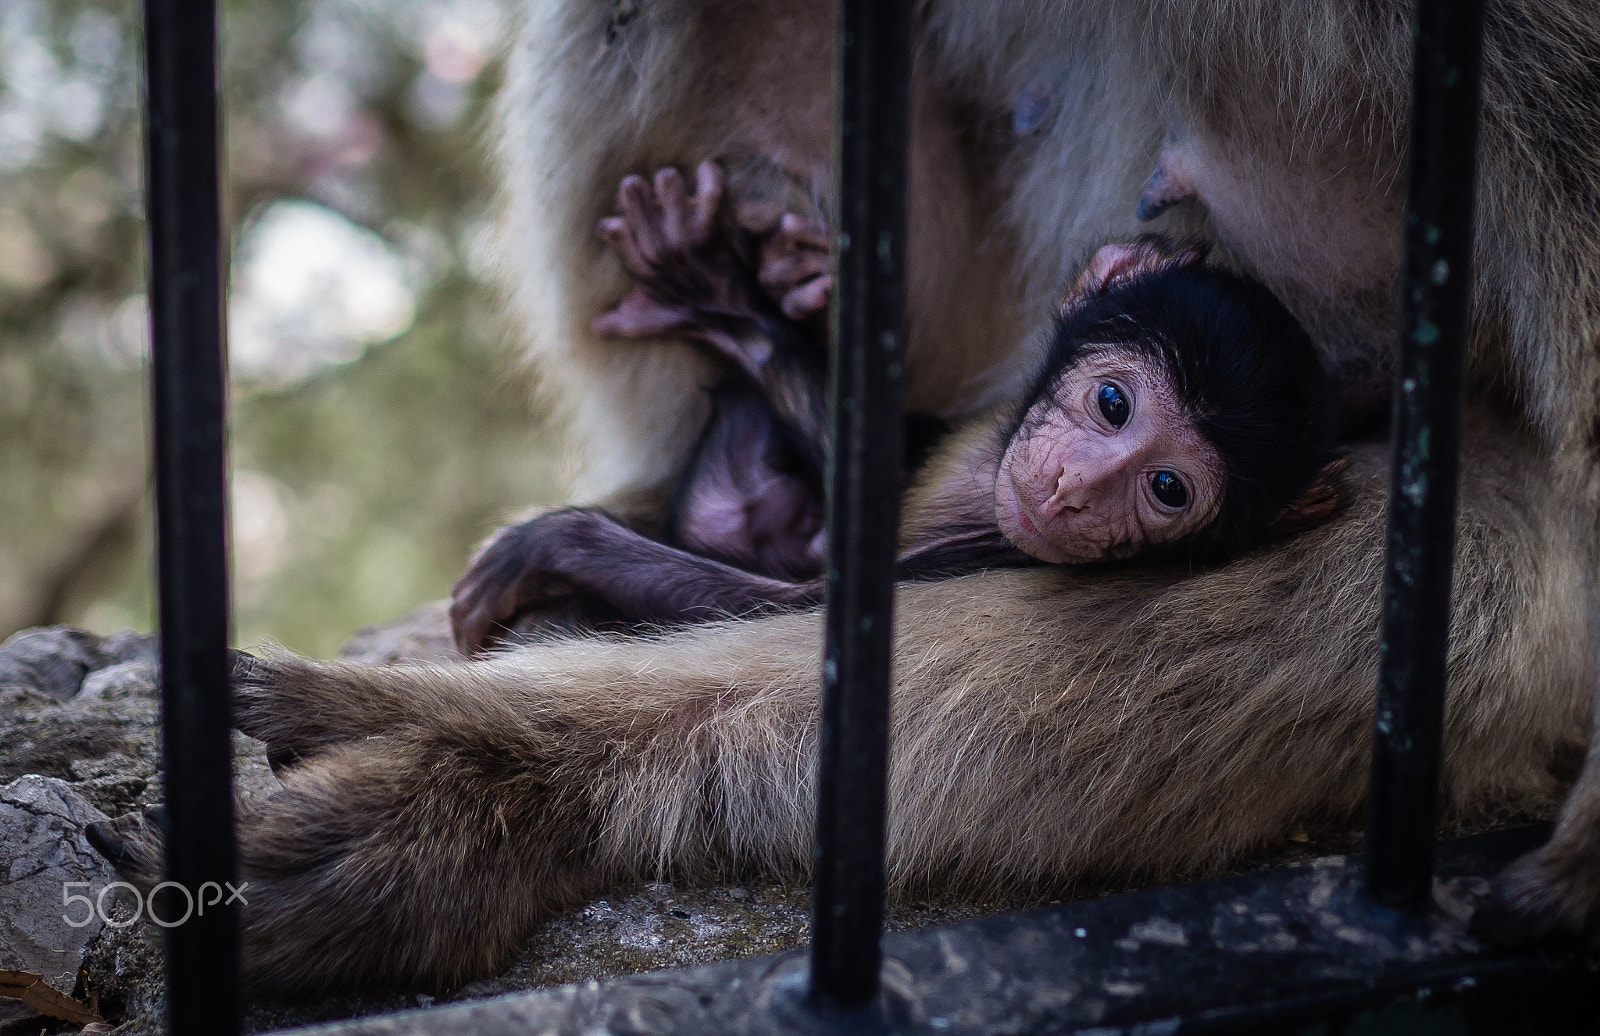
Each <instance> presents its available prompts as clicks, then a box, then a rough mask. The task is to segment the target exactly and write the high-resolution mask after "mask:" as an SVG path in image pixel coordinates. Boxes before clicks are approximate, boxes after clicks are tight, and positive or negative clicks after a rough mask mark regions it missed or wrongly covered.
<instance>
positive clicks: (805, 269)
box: [756, 212, 833, 320]
mask: <svg viewBox="0 0 1600 1036" xmlns="http://www.w3.org/2000/svg"><path fill="white" fill-rule="evenodd" d="M828 246H829V240H828V233H827V229H826V228H825V227H824V226H823V225H822V223H821V221H820V220H814V219H813V220H808V219H806V218H805V217H803V216H800V215H798V214H796V213H793V212H786V213H784V214H783V217H782V218H781V219H780V220H779V221H778V229H777V230H775V231H773V232H772V234H771V236H770V237H768V238H767V239H766V240H764V241H762V242H761V265H760V269H759V270H758V271H757V273H756V279H757V280H758V281H759V282H760V284H761V287H762V288H763V289H764V290H765V291H766V293H767V294H768V295H770V296H771V297H772V299H773V300H774V301H775V302H777V303H778V306H779V308H781V309H782V310H783V315H784V316H786V317H788V318H789V319H790V320H803V319H805V318H806V317H808V316H811V315H813V314H816V313H822V312H825V311H826V310H827V308H828V296H829V295H830V294H832V292H833V258H832V256H830V255H829V253H828Z"/></svg>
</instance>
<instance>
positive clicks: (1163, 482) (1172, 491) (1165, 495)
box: [1150, 471, 1189, 507]
mask: <svg viewBox="0 0 1600 1036" xmlns="http://www.w3.org/2000/svg"><path fill="white" fill-rule="evenodd" d="M1150 492H1152V493H1154V494H1155V495H1156V499H1157V500H1159V501H1161V502H1162V503H1163V504H1165V505H1167V506H1168V507H1182V506H1183V505H1184V504H1187V503H1188V502H1189V490H1188V489H1186V488H1184V485H1183V481H1182V480H1181V479H1179V478H1178V476H1177V475H1174V474H1173V473H1172V472H1170V471H1158V472H1156V473H1155V474H1154V475H1151V476H1150Z"/></svg>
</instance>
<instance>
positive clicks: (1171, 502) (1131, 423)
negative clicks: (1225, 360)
mask: <svg viewBox="0 0 1600 1036" xmlns="http://www.w3.org/2000/svg"><path fill="white" fill-rule="evenodd" d="M1222 486H1223V470H1222V460H1221V458H1220V457H1219V456H1218V454H1217V451H1216V450H1215V448H1213V447H1212V445H1211V444H1210V443H1209V442H1207V441H1206V439H1205V438H1204V437H1203V436H1202V435H1201V434H1200V432H1199V431H1198V430H1197V429H1196V428H1195V424H1194V421H1193V419H1192V417H1191V416H1190V415H1189V414H1188V413H1187V412H1186V410H1185V409H1184V407H1183V405H1182V402H1181V399H1180V397H1179V394H1178V393H1177V391H1176V390H1175V388H1174V386H1173V385H1172V381H1171V378H1170V377H1169V376H1168V374H1167V372H1166V371H1165V370H1164V369H1162V368H1161V366H1160V365H1159V364H1157V363H1154V362H1152V361H1151V360H1149V359H1147V358H1146V357H1144V356H1142V355H1139V354H1138V353H1136V352H1134V351H1133V350H1131V349H1129V348H1127V347H1125V346H1120V345H1110V346H1104V347H1101V348H1098V349H1094V350H1092V351H1090V352H1089V354H1088V355H1086V356H1085V357H1084V358H1083V359H1082V360H1081V361H1080V362H1078V363H1076V364H1075V365H1073V366H1072V367H1070V368H1068V369H1066V370H1064V371H1062V373H1061V374H1060V376H1059V377H1057V379H1056V380H1055V381H1054V382H1053V383H1052V384H1051V385H1050V386H1049V387H1048V388H1046V390H1045V391H1044V392H1043V393H1041V394H1040V396H1039V398H1038V399H1036V400H1034V401H1033V403H1032V405H1031V406H1029V408H1028V410H1027V412H1026V414H1025V415H1024V416H1023V419H1022V423H1021V425H1020V426H1019V427H1018V429H1017V431H1016V433H1015V434H1014V435H1013V436H1012V437H1011V440H1010V442H1008V443H1007V444H1006V449H1005V453H1004V455H1003V456H1002V458H1001V461H1000V466H999V470H998V472H997V474H996V477H995V487H994V499H995V517H996V520H997V521H998V522H999V525H1000V531H1001V532H1003V533H1004V534H1005V535H1006V537H1007V538H1008V539H1010V540H1011V542H1012V543H1014V544H1016V545H1017V546H1018V547H1019V548H1021V549H1022V550H1025V551H1027V552H1028V553H1029V554H1032V555H1033V556H1034V557H1036V558H1038V559H1040V560H1041V561H1046V562H1049V563H1051V564H1064V563H1084V562H1092V561H1104V560H1113V559H1118V558H1127V557H1132V556H1133V555H1135V554H1138V553H1139V552H1140V551H1142V550H1144V549H1146V548H1148V547H1152V546H1159V545H1161V544H1166V543H1172V542H1175V541H1177V540H1179V539H1182V538H1183V537H1185V536H1188V535H1189V534H1191V533H1193V532H1195V531H1197V530H1199V529H1201V528H1203V527H1204V526H1205V525H1206V523H1207V522H1209V521H1210V520H1211V519H1212V517H1213V516H1214V515H1215V514H1216V513H1217V509H1218V507H1219V505H1220V504H1221V499H1222Z"/></svg>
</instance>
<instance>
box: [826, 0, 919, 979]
mask: <svg viewBox="0 0 1600 1036" xmlns="http://www.w3.org/2000/svg"><path fill="white" fill-rule="evenodd" d="M838 17H839V39H838V48H839V49H838V56H837V58H838V66H837V72H836V75H835V91H836V96H837V98H838V112H837V121H836V133H835V140H834V145H835V149H836V150H835V153H836V155H837V158H836V162H837V165H836V171H835V184H834V187H835V197H837V198H838V200H839V211H838V247H837V254H838V264H839V276H838V292H837V297H836V298H835V300H834V306H833V318H832V319H833V326H832V341H833V350H832V360H831V363H830V370H829V399H828V405H829V420H830V422H831V423H832V442H833V451H832V454H831V455H830V457H829V460H828V473H827V483H828V544H829V553H828V575H827V593H828V612H827V619H826V633H825V639H824V648H823V674H822V731H821V745H820V762H819V773H818V780H817V844H816V879H815V881H816V884H815V889H814V893H813V907H812V909H813V916H812V932H811V996H812V999H813V1001H814V1002H815V1003H817V1004H818V1005H819V1006H823V1007H829V1008H849V1007H857V1006H860V1005H863V1004H866V1003H867V1002H868V1001H870V1000H872V999H873V997H874V996H876V994H877V991H878V967H879V963H880V955H879V948H878V940H879V936H880V935H881V933H882V928H883V888H884V878H883V840H884V814H885V809H886V804H887V783H888V777H887V774H888V748H889V656H890V651H891V647H892V636H893V621H892V620H893V613H894V582H893V579H894V556H895V546H896V531H897V530H896V526H897V522H898V518H899V509H900V500H899V488H900V465H901V462H902V454H903V447H902V442H903V437H904V431H903V427H902V421H901V411H902V408H903V396H904V391H903V384H902V377H901V358H902V357H903V355H904V352H905V277H904V265H903V257H904V254H905V227H906V218H905V202H906V181H907V170H906V136H907V126H908V111H909V91H910V85H909V84H910V73H911V5H910V3H909V0H840V3H839V7H838Z"/></svg>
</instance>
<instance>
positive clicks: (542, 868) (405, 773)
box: [100, 703, 600, 991]
mask: <svg viewBox="0 0 1600 1036" xmlns="http://www.w3.org/2000/svg"><path fill="white" fill-rule="evenodd" d="M480 704H486V703H480ZM579 744H584V745H593V744H594V742H593V741H592V739H587V738H584V737H583V736H582V735H581V734H579V735H576V736H575V732H574V731H573V730H572V729H571V728H567V727H563V726H562V725H561V724H560V723H541V722H540V721H539V720H538V719H536V718H534V717H531V716H526V715H524V716H521V717H508V716H506V715H504V714H499V715H497V714H496V713H495V712H494V711H493V710H492V709H488V708H483V709H481V710H480V712H479V714H478V715H476V716H474V717H471V718H470V719H469V718H463V717H460V716H459V715H457V716H455V717H453V718H452V719H451V720H447V721H443V722H434V723H430V724H428V725H427V726H419V725H411V726H408V727H405V728H403V729H399V730H396V731H392V732H391V733H390V734H388V735H386V736H384V737H381V738H371V739H368V740H363V741H359V742H352V743H350V744H347V745H343V746H340V747H338V748H334V749H330V750H328V751H326V752H324V753H323V754H321V755H318V756H317V757H316V758H314V759H310V760H308V761H306V762H305V763H303V764H302V765H300V766H298V767H296V768H295V769H293V770H291V771H289V772H288V773H287V774H286V775H285V779H284V784H283V787H282V788H281V789H280V790H278V791H277V792H275V793H274V794H273V795H271V796H270V797H269V798H267V799H265V800H264V801H260V802H257V803H250V804H246V806H245V807H244V809H243V810H242V814H241V816H240V818H239V825H238V834H239V862H238V875H239V877H238V884H239V887H240V889H241V890H242V893H243V896H244V899H245V901H246V903H247V905H246V906H245V908H244V915H243V921H244V938H243V947H242V948H243V958H244V965H245V977H246V981H247V983H248V984H249V985H250V986H251V987H252V988H254V989H257V990H290V989H292V990H296V991H312V990H316V989H319V988H324V987H329V986H338V987H345V988H349V987H366V986H383V985H393V984H395V983H410V984H416V985H422V986H448V985H451V984H455V983H459V982H460V981H461V980H463V979H464V978H465V977H467V976H470V975H476V974H482V973H484V972H486V971H488V970H490V969H492V968H493V967H494V966H495V965H496V964H498V963H500V962H501V961H503V960H504V959H505V958H506V957H507V956H508V955H509V954H510V953H512V952H513V951H514V950H515V949H516V947H517V945H518V944H519V943H520V942H521V940H522V939H523V938H525V937H526V935H527V933H528V932H529V931H530V930H531V928H532V926H533V925H534V924H535V923H536V922H537V921H538V920H539V919H541V918H543V917H547V916H549V915H550V914H551V913H553V912H554V911H556V910H558V909H561V908H563V907H567V906H571V905H573V904H575V903H577V902H579V901H581V899H582V898H583V897H584V896H585V895H588V894H592V892H593V891H594V890H595V888H596V887H597V883H598V881H599V880H600V872H599V871H598V870H597V869H596V867H595V866H594V863H593V841H594V822H595V817H596V810H595V803H594V801H593V798H592V797H591V794H590V793H591V790H592V789H594V788H596V787H597V784H596V782H595V781H594V779H593V775H592V772H591V771H590V770H589V767H591V766H592V765H593V764H594V763H596V762H597V761H598V758H599V756H598V755H597V754H596V753H593V752H590V751H587V750H586V749H584V748H579V747H577V745H579ZM580 770H582V771H584V772H585V774H586V776H587V777H588V779H583V778H578V773H579V771H580ZM575 778H576V779H575ZM127 819H128V818H123V819H122V820H119V821H117V822H116V823H115V825H109V826H111V827H112V828H113V830H112V831H111V832H110V834H111V835H112V837H113V838H115V839H119V840H120V843H121V849H122V855H121V857H120V864H119V865H120V867H121V868H122V870H123V872H124V873H126V874H128V875H130V876H132V877H134V878H136V879H139V880H141V881H143V882H144V884H145V886H146V887H147V888H148V887H149V886H151V885H153V883H154V882H155V881H158V880H160V879H159V872H160V858H159V856H152V854H153V853H156V852H159V844H160V843H159V839H158V838H156V837H153V836H152V834H151V832H150V831H149V830H148V828H149V824H148V822H144V823H142V824H140V825H138V827H142V828H144V830H138V829H137V828H130V826H129V825H127V823H126V821H127ZM119 825H120V826H119ZM105 836H106V833H105V832H102V833H101V836H100V837H101V839H102V840H104V839H105Z"/></svg>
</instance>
